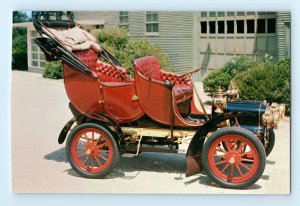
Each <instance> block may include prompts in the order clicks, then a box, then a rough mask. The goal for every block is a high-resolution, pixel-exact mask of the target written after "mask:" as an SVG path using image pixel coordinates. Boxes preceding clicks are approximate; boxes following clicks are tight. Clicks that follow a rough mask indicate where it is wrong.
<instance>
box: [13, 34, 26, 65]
mask: <svg viewBox="0 0 300 206" xmlns="http://www.w3.org/2000/svg"><path fill="white" fill-rule="evenodd" d="M12 69H17V70H27V69H28V64H27V35H26V29H25V28H14V29H13V39H12Z"/></svg>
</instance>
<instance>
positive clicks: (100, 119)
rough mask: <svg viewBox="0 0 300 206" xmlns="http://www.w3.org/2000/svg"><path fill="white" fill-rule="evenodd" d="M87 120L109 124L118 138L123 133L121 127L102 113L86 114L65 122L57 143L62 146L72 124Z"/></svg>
mask: <svg viewBox="0 0 300 206" xmlns="http://www.w3.org/2000/svg"><path fill="white" fill-rule="evenodd" d="M88 118H89V119H92V120H95V121H97V122H101V123H103V122H105V123H109V124H110V125H111V126H112V127H113V128H114V129H115V132H116V134H117V136H118V137H120V136H122V135H123V131H122V129H121V127H120V126H119V124H118V123H117V122H116V121H115V120H114V119H112V118H111V117H109V116H108V115H106V114H102V113H87V114H80V115H78V116H77V115H76V116H75V117H73V118H72V119H70V120H69V121H68V122H67V124H66V125H65V126H64V127H63V129H62V130H61V132H60V134H59V137H58V143H59V144H62V143H63V142H64V141H65V139H66V137H67V134H68V132H69V131H70V129H71V127H72V125H73V124H74V122H77V123H83V122H85V121H86V120H87V119H88Z"/></svg>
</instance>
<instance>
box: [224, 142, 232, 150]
mask: <svg viewBox="0 0 300 206" xmlns="http://www.w3.org/2000/svg"><path fill="white" fill-rule="evenodd" d="M224 142H225V145H226V147H227V150H228V151H231V148H230V147H229V145H228V142H227V140H224Z"/></svg>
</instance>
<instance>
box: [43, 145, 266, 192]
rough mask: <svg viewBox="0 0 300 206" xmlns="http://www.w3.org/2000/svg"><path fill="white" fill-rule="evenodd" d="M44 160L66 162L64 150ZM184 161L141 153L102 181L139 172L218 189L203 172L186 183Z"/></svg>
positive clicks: (171, 155)
mask: <svg viewBox="0 0 300 206" xmlns="http://www.w3.org/2000/svg"><path fill="white" fill-rule="evenodd" d="M44 159H46V160H53V161H56V162H68V161H67V158H66V152H65V148H64V147H63V148H60V149H58V150H56V151H54V152H51V153H49V154H47V155H45V156H44ZM185 170H186V160H185V154H183V153H158V152H155V153H154V152H153V153H151V152H143V153H141V154H139V155H138V156H133V157H121V159H120V162H119V164H118V166H117V167H116V169H115V170H114V171H113V172H112V173H111V174H109V175H108V176H106V177H105V178H104V179H114V178H122V179H126V180H132V179H135V178H136V177H137V176H138V175H139V174H140V173H141V172H143V171H147V172H160V173H161V172H165V173H175V174H178V176H176V177H175V178H174V180H176V181H184V184H185V185H190V184H195V183H198V184H203V185H206V186H209V187H216V188H219V186H218V185H217V184H215V183H214V182H213V181H211V179H210V178H209V177H208V176H207V175H206V173H205V172H204V171H202V172H201V173H200V174H197V175H195V176H194V178H193V179H190V178H189V180H188V181H186V178H185ZM64 172H67V173H68V174H69V175H71V176H74V177H78V178H82V177H81V176H79V175H78V174H77V173H76V172H75V171H74V170H73V169H72V168H70V169H67V170H65V171H64ZM261 179H262V180H268V179H269V176H268V175H262V176H261ZM260 188H261V186H260V185H258V184H254V185H252V186H251V187H249V188H247V190H256V189H260Z"/></svg>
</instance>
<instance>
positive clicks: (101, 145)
mask: <svg viewBox="0 0 300 206" xmlns="http://www.w3.org/2000/svg"><path fill="white" fill-rule="evenodd" d="M106 144H107V142H104V143H102V144H100V145H99V146H98V148H99V149H100V148H101V147H103V146H104V145H106Z"/></svg>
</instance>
